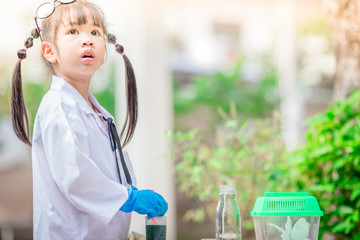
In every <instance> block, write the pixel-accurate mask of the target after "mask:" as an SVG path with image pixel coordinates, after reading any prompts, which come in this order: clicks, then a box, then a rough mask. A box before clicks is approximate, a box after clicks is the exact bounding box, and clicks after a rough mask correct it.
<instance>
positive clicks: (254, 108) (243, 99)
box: [174, 63, 279, 117]
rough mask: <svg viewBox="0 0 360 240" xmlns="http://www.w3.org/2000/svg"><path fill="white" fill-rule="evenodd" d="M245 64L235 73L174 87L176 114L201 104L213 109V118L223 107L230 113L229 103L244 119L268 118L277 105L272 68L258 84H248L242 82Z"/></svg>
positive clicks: (222, 72) (219, 74) (228, 72)
mask: <svg viewBox="0 0 360 240" xmlns="http://www.w3.org/2000/svg"><path fill="white" fill-rule="evenodd" d="M242 66H243V65H242V63H239V64H237V65H236V66H235V67H234V68H233V69H229V70H226V71H219V72H217V73H215V74H213V75H210V76H205V75H197V76H195V77H193V79H192V80H191V82H190V83H189V84H187V85H180V84H178V83H175V85H174V109H175V113H176V114H181V113H185V112H188V111H191V110H193V108H194V107H195V106H197V105H199V104H202V105H206V106H208V107H210V108H211V109H212V110H213V111H214V114H216V111H217V109H218V108H219V107H220V108H222V109H224V111H225V112H227V113H229V111H230V108H229V103H233V104H234V106H235V109H236V110H237V112H239V113H241V115H244V116H250V117H253V116H265V115H267V114H269V113H271V111H273V110H274V108H275V107H276V106H277V105H278V103H279V99H278V97H277V94H276V89H277V85H276V82H277V79H276V77H275V73H274V70H273V68H272V67H270V66H267V68H268V69H266V70H265V71H264V75H263V76H262V78H261V79H259V81H258V82H245V81H244V80H243V79H242V78H241V72H242Z"/></svg>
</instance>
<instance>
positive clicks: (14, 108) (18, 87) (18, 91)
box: [10, 28, 40, 146]
mask: <svg viewBox="0 0 360 240" xmlns="http://www.w3.org/2000/svg"><path fill="white" fill-rule="evenodd" d="M39 36H40V32H39V30H38V29H37V28H35V29H33V30H32V31H31V35H30V36H29V37H28V38H27V39H26V40H25V43H24V46H25V48H24V49H21V50H19V51H18V52H17V55H18V58H19V60H18V63H17V64H16V65H15V68H14V72H13V75H12V82H11V102H10V111H11V119H12V125H13V129H14V132H15V134H16V136H17V137H18V138H19V139H20V140H21V141H23V142H24V143H26V144H28V145H29V146H31V142H30V134H29V118H28V114H27V111H26V106H25V101H24V94H23V88H22V77H21V62H22V60H23V59H25V58H26V51H27V50H28V48H31V47H32V46H33V40H34V38H38V37H39Z"/></svg>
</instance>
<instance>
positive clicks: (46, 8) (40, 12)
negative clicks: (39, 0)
mask: <svg viewBox="0 0 360 240" xmlns="http://www.w3.org/2000/svg"><path fill="white" fill-rule="evenodd" d="M54 8H55V6H54V4H53V3H50V2H47V3H43V4H41V5H40V7H39V8H38V9H37V11H36V17H37V18H40V19H44V18H47V17H49V16H50V15H51V14H52V13H53V12H54Z"/></svg>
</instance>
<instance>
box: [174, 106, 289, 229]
mask: <svg viewBox="0 0 360 240" xmlns="http://www.w3.org/2000/svg"><path fill="white" fill-rule="evenodd" d="M232 109H233V110H232V111H231V112H232V113H231V114H230V115H225V117H226V121H225V123H224V124H223V125H222V126H221V127H220V129H219V130H218V134H217V144H216V146H208V145H206V144H204V143H203V141H202V139H201V136H199V134H198V133H197V131H196V130H191V131H189V132H186V133H182V132H174V133H171V136H172V138H173V140H174V147H173V154H174V157H175V159H176V161H177V164H176V168H175V171H176V173H177V182H178V188H179V190H180V191H182V192H184V193H185V195H187V196H188V197H190V198H193V199H196V200H198V207H197V208H196V209H190V210H188V211H187V213H186V215H185V218H186V219H191V220H193V221H196V222H201V221H203V220H204V218H205V216H209V217H210V218H211V219H215V209H216V204H217V201H218V194H219V185H226V184H235V185H236V187H237V196H238V201H239V205H240V209H241V214H242V225H243V227H245V228H247V229H252V227H253V224H252V219H250V211H251V209H252V208H253V204H254V202H255V199H256V197H257V196H260V195H263V192H264V191H281V190H283V189H285V188H286V186H287V184H288V183H289V181H288V180H287V178H286V176H287V173H288V167H287V163H286V161H285V159H286V158H285V146H284V144H283V143H282V140H281V135H280V126H279V117H278V115H277V114H274V115H273V117H272V118H269V119H261V120H251V121H247V120H245V119H240V118H239V117H238V116H236V114H235V110H234V109H235V107H234V105H233V107H232Z"/></svg>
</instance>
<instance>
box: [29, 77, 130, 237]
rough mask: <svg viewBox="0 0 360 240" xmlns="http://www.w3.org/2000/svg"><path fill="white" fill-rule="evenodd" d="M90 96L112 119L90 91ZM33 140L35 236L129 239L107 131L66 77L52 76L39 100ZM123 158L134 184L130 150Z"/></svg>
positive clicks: (123, 192)
mask: <svg viewBox="0 0 360 240" xmlns="http://www.w3.org/2000/svg"><path fill="white" fill-rule="evenodd" d="M89 100H90V101H91V102H92V104H93V105H94V106H95V107H96V108H97V109H98V110H100V112H101V113H102V114H104V115H105V116H106V117H111V115H110V114H109V113H108V112H107V111H106V110H105V109H104V108H103V107H101V106H100V104H99V103H98V102H97V100H96V99H95V98H94V96H92V95H91V93H89ZM32 144H33V146H32V163H33V200H34V202H33V204H34V218H33V221H34V222H33V224H34V239H36V240H42V239H43V240H57V239H76V240H78V239H94V240H95V239H96V240H99V239H102V240H107V239H114V240H115V239H116V240H119V239H120V240H123V239H127V236H128V233H129V226H130V220H131V214H129V213H124V212H122V211H119V209H120V207H121V206H122V205H123V204H124V202H125V201H126V200H127V198H128V192H127V187H125V186H124V185H121V184H120V183H119V180H118V174H117V168H116V163H115V158H114V154H113V152H112V150H111V146H110V140H109V136H108V132H107V129H106V127H105V125H104V124H103V122H101V120H100V118H99V116H98V115H97V114H96V113H95V112H94V111H93V109H92V108H91V107H90V106H89V105H88V104H87V102H86V101H85V100H84V98H83V97H82V96H81V95H80V94H79V92H78V91H77V90H76V89H75V88H73V87H72V86H71V85H70V84H68V83H67V82H66V81H65V80H64V79H62V78H59V77H56V76H53V79H52V84H51V88H50V90H49V91H48V92H47V93H46V94H45V96H44V97H43V99H42V101H41V104H40V106H39V109H38V112H37V115H36V118H35V124H34V131H33V141H32ZM124 157H125V161H126V163H127V167H128V169H129V172H130V176H131V178H132V181H133V185H135V184H136V179H135V175H134V171H133V167H132V165H131V162H130V160H129V157H128V155H127V153H126V152H124ZM118 159H120V158H119V157H118ZM119 166H120V172H121V176H122V182H123V183H126V178H125V175H124V172H123V169H122V167H121V163H120V162H119Z"/></svg>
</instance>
